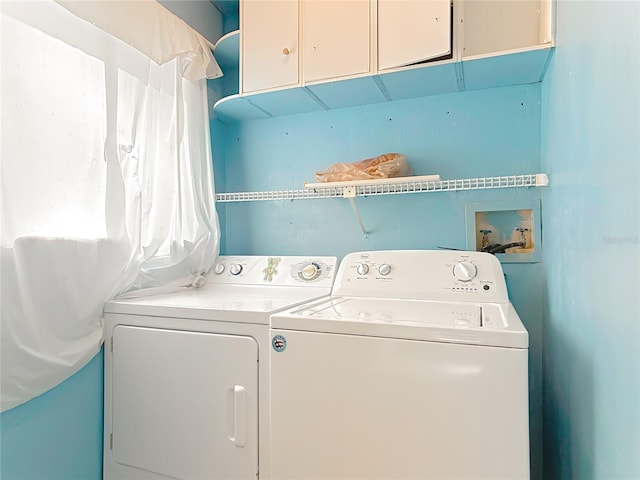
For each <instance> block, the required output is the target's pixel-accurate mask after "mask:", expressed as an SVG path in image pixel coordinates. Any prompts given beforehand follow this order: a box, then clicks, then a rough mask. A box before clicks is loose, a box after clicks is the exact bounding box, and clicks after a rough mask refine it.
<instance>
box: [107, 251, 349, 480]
mask: <svg viewBox="0 0 640 480" xmlns="http://www.w3.org/2000/svg"><path fill="white" fill-rule="evenodd" d="M336 268H337V259H336V258H335V257H266V256H221V257H219V258H218V260H217V264H216V265H215V267H214V269H213V272H212V273H210V275H209V277H208V279H207V280H208V281H207V283H206V284H205V285H204V286H202V287H201V288H182V289H179V291H177V292H173V293H167V294H161V295H150V296H143V294H142V293H140V296H137V297H135V296H134V298H129V297H131V296H132V294H128V295H127V297H128V298H120V299H116V300H114V301H111V302H108V303H107V304H106V305H105V309H104V311H105V392H104V393H105V397H104V401H105V416H104V436H105V442H104V469H103V470H104V478H105V480H114V479H127V480H136V479H167V478H171V479H206V480H218V479H220V480H221V479H224V480H231V479H242V480H255V479H256V478H268V472H269V467H268V461H269V458H270V454H269V413H268V412H269V353H268V352H269V349H270V344H269V317H270V315H271V314H273V313H274V312H277V311H279V310H282V309H285V308H288V307H291V306H293V305H298V304H301V303H303V302H306V301H310V300H312V299H317V298H320V297H322V296H326V295H328V294H329V293H330V291H331V285H332V283H333V279H334V276H335V270H336ZM133 295H135V292H134V293H133Z"/></svg>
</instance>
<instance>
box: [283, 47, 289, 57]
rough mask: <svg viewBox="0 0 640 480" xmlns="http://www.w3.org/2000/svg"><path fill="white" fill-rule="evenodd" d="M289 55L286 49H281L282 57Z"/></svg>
mask: <svg viewBox="0 0 640 480" xmlns="http://www.w3.org/2000/svg"><path fill="white" fill-rule="evenodd" d="M290 53H291V51H290V50H289V49H288V48H283V49H282V54H283V55H289V54H290Z"/></svg>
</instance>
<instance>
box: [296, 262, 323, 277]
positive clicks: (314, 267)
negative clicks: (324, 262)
mask: <svg viewBox="0 0 640 480" xmlns="http://www.w3.org/2000/svg"><path fill="white" fill-rule="evenodd" d="M320 273H321V268H320V265H318V264H316V263H313V262H312V263H307V264H306V265H305V266H304V267H302V269H301V270H300V276H301V277H302V279H303V280H315V279H316V278H318V276H319V275H320Z"/></svg>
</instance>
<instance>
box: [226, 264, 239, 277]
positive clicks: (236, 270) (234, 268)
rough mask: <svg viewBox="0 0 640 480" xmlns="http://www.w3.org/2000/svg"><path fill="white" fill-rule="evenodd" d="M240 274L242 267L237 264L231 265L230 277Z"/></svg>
mask: <svg viewBox="0 0 640 480" xmlns="http://www.w3.org/2000/svg"><path fill="white" fill-rule="evenodd" d="M241 272H242V265H240V264H239V263H234V264H233V265H231V268H229V273H231V275H240V273H241Z"/></svg>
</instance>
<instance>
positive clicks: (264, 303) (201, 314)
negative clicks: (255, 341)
mask: <svg viewBox="0 0 640 480" xmlns="http://www.w3.org/2000/svg"><path fill="white" fill-rule="evenodd" d="M273 258H278V259H279V262H278V265H277V267H276V268H275V272H274V271H273V270H271V271H270V272H269V273H270V274H271V275H267V274H265V272H264V270H265V269H267V268H269V267H268V265H271V266H273V264H274V262H273V260H272V259H273ZM311 263H313V264H315V266H314V267H313V268H312V269H307V270H304V275H302V274H301V272H302V270H303V269H304V268H305V267H308V265H309V264H311ZM220 264H224V265H225V268H224V269H219V270H222V271H221V272H220V273H216V272H215V271H212V272H211V273H210V274H209V275H208V278H207V283H206V284H205V285H204V286H202V287H200V288H191V287H175V288H172V289H167V290H170V291H167V292H163V289H160V290H151V291H150V292H145V291H144V290H140V291H137V292H136V291H134V292H129V293H127V294H125V295H124V296H122V297H119V298H116V299H114V300H112V301H109V302H107V303H106V304H105V307H104V311H105V313H120V314H129V315H146V316H159V317H172V318H189V319H203V320H221V321H234V322H245V323H263V324H268V323H269V315H270V314H272V313H274V312H277V311H280V310H283V309H286V308H289V307H292V306H295V305H299V304H301V303H304V302H308V301H311V300H315V299H318V298H320V297H323V296H326V295H328V294H329V293H330V291H331V285H332V284H333V278H334V275H335V269H336V264H337V259H336V258H335V257H314V258H312V259H307V258H306V257H258V256H255V257H248V256H245V257H219V259H218V263H217V265H220ZM232 265H242V266H243V268H242V269H241V271H240V272H239V273H238V274H231V273H230V271H231V266H232ZM214 268H215V267H214ZM317 270H320V272H319V273H318V272H317ZM306 278H309V280H306ZM158 291H160V292H161V293H157V292H158ZM154 292H156V293H155V294H154Z"/></svg>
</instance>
